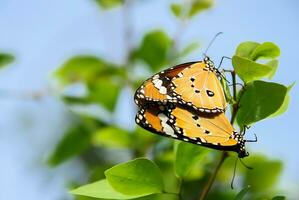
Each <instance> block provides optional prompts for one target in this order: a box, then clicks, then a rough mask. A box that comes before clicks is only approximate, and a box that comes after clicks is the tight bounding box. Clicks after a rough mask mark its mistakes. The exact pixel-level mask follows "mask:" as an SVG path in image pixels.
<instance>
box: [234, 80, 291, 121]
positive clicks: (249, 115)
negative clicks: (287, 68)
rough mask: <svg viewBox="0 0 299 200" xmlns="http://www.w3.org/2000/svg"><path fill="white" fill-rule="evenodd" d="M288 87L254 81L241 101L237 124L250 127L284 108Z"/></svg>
mask: <svg viewBox="0 0 299 200" xmlns="http://www.w3.org/2000/svg"><path fill="white" fill-rule="evenodd" d="M286 93H287V87H285V86H283V85H280V84H278V83H271V82H264V81H254V82H252V83H251V84H249V85H248V86H247V87H246V90H245V92H244V93H243V95H242V97H241V99H240V108H239V111H238V113H237V122H238V124H239V125H240V126H241V127H243V125H249V124H252V123H254V122H257V121H260V120H262V119H265V118H267V117H269V116H270V115H271V114H273V113H275V112H277V111H278V110H279V108H280V107H281V106H282V104H283V101H284V99H285V96H286Z"/></svg>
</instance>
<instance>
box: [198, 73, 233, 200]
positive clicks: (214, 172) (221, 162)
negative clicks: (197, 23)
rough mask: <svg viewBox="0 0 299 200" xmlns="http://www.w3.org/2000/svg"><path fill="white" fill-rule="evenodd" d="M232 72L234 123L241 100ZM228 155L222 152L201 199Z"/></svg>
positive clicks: (206, 193)
mask: <svg viewBox="0 0 299 200" xmlns="http://www.w3.org/2000/svg"><path fill="white" fill-rule="evenodd" d="M229 72H230V73H231V76H232V82H233V99H234V101H235V103H234V104H233V106H232V116H231V119H230V122H231V124H234V121H235V118H236V114H237V111H238V108H239V107H238V104H239V102H237V86H236V73H235V71H229ZM227 157H228V153H227V152H226V151H224V152H222V155H221V158H220V160H219V162H218V164H217V166H216V168H215V170H214V171H213V173H212V174H211V176H210V178H209V180H208V182H207V184H206V185H205V187H204V189H203V192H202V193H201V194H200V196H199V200H204V199H206V198H207V195H208V193H209V191H210V189H211V187H212V185H213V183H214V181H215V179H216V176H217V174H218V172H219V170H220V168H221V166H222V164H223V162H224V161H225V159H226V158H227Z"/></svg>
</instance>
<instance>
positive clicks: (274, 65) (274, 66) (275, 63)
mask: <svg viewBox="0 0 299 200" xmlns="http://www.w3.org/2000/svg"><path fill="white" fill-rule="evenodd" d="M265 65H267V66H271V67H272V70H271V72H270V73H269V74H268V78H269V79H272V78H273V77H274V75H275V73H276V70H277V68H278V60H270V61H269V62H267V63H266V64H265Z"/></svg>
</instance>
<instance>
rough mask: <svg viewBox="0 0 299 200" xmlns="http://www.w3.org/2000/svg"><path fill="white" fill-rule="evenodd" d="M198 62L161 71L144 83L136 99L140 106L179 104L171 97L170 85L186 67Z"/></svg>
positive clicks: (138, 90)
mask: <svg viewBox="0 0 299 200" xmlns="http://www.w3.org/2000/svg"><path fill="white" fill-rule="evenodd" d="M194 63H196V62H189V63H184V64H180V65H177V66H174V67H172V68H169V69H167V70H164V71H161V72H159V73H157V74H155V75H154V76H152V77H151V78H149V79H147V80H146V81H144V82H143V84H142V85H141V86H140V87H139V88H138V89H137V91H136V93H135V96H134V99H135V103H136V104H137V105H138V106H142V105H144V104H145V103H146V102H158V103H163V102H177V99H176V98H173V97H172V96H169V94H168V93H169V87H168V86H169V84H170V83H171V80H172V79H173V78H174V77H175V76H176V75H177V74H178V73H180V72H181V71H182V70H184V69H185V68H186V67H188V66H190V65H192V64H194Z"/></svg>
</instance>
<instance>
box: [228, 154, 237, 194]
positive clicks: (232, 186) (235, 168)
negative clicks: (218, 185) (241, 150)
mask: <svg viewBox="0 0 299 200" xmlns="http://www.w3.org/2000/svg"><path fill="white" fill-rule="evenodd" d="M237 164H238V157H237V158H236V160H235V166H234V173H233V178H232V181H231V182H230V188H231V189H232V190H233V189H234V181H235V177H236V170H237Z"/></svg>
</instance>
